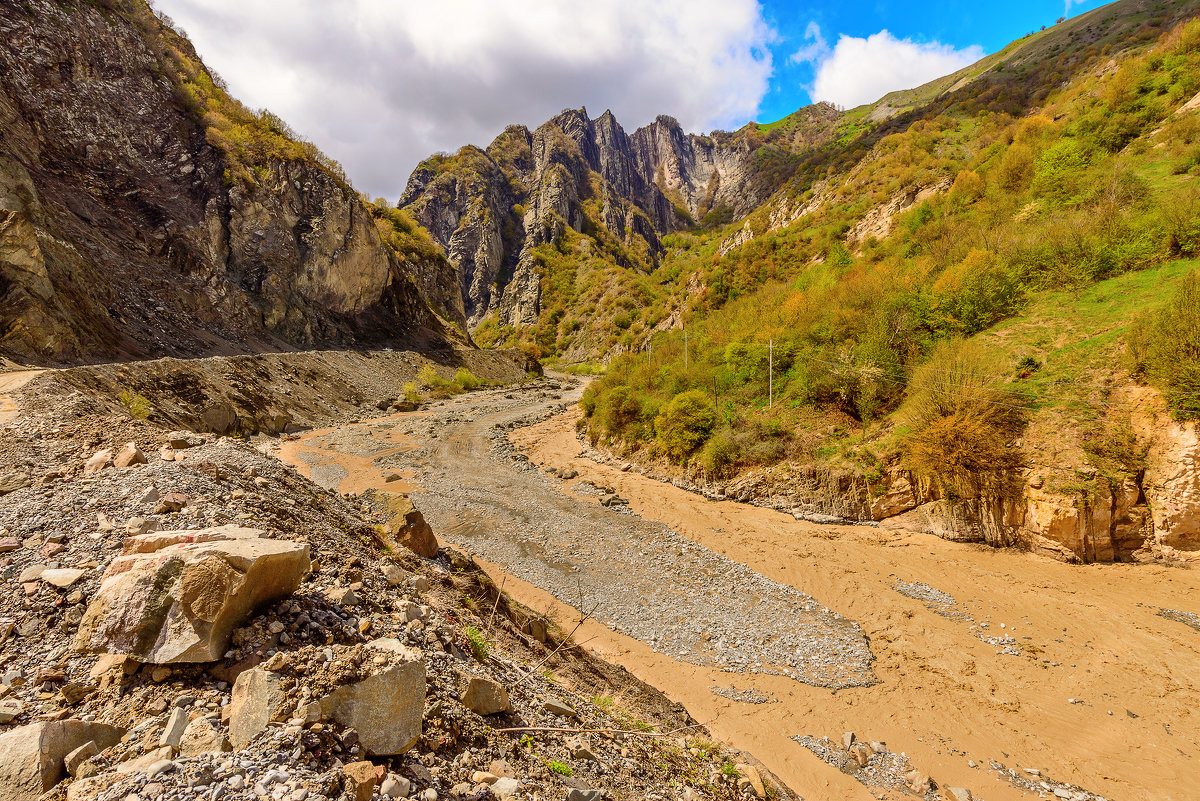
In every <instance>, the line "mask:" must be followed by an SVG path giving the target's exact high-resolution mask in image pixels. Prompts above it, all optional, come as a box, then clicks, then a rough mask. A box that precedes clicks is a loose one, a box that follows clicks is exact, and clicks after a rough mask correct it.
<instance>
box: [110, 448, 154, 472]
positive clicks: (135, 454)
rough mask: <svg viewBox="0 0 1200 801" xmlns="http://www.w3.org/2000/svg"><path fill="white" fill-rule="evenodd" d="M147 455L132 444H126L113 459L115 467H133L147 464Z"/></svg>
mask: <svg viewBox="0 0 1200 801" xmlns="http://www.w3.org/2000/svg"><path fill="white" fill-rule="evenodd" d="M145 463H146V454H144V453H142V450H141V448H139V447H138V446H137V445H135V444H134V443H132V442H126V443H125V444H124V445H122V446H121V450H119V451H117V455H116V456H114V457H113V467H132V466H133V465H135V464H145Z"/></svg>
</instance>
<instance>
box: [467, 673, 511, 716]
mask: <svg viewBox="0 0 1200 801" xmlns="http://www.w3.org/2000/svg"><path fill="white" fill-rule="evenodd" d="M462 702H463V705H464V706H466V707H467V709H470V710H471V711H472V712H474V713H475V714H477V715H495V714H497V713H499V712H507V711H508V710H509V709H510V708H511V704H510V702H509V700H508V691H507V690H506V689H504V685H503V684H501V683H500V682H498V681H494V680H492V679H489V678H485V677H483V676H471V677H470V679H469V680H468V681H467V687H466V689H465V690H464V691H463V694H462Z"/></svg>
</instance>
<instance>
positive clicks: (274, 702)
mask: <svg viewBox="0 0 1200 801" xmlns="http://www.w3.org/2000/svg"><path fill="white" fill-rule="evenodd" d="M279 679H280V676H279V674H278V673H273V672H271V671H269V670H264V669H262V668H254V669H253V670H246V671H243V672H242V673H241V674H240V675H239V676H238V677H237V681H235V682H234V683H233V692H232V696H231V698H230V701H229V739H230V741H231V742H232V743H233V747H234V748H236V749H237V750H239V751H240V750H242V749H243V748H245V747H246V745H247V744H248V743H249V742H250V741H251V740H253V739H254V738H255V737H257V736H258V735H259V733H261V732H262V731H263V730H265V729H266V728H267V726H268V725H269V724H271V723H282V722H283V721H285V720H287V719H288V713H289V712H290V711H291V709H292V707H293V706H294V704H293V705H292V706H289V705H288V702H287V699H286V698H285V697H284V694H283V690H282V689H281V687H280V685H279Z"/></svg>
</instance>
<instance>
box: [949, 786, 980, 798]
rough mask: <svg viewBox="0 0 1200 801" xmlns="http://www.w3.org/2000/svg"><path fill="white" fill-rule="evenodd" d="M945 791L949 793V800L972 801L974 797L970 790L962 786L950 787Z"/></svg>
mask: <svg viewBox="0 0 1200 801" xmlns="http://www.w3.org/2000/svg"><path fill="white" fill-rule="evenodd" d="M947 792H948V793H950V799H949V801H974V798H975V797H974V796H973V795H971V791H970V790H967V789H966V788H963V787H950V788H948V789H947Z"/></svg>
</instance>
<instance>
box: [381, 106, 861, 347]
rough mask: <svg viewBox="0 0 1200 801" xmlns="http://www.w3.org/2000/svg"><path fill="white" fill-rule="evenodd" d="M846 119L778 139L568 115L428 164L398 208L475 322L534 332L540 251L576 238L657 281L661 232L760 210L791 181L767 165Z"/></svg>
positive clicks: (588, 252)
mask: <svg viewBox="0 0 1200 801" xmlns="http://www.w3.org/2000/svg"><path fill="white" fill-rule="evenodd" d="M837 119H838V114H837V112H836V111H835V110H834V109H832V107H827V106H815V107H811V108H810V109H809V110H806V111H805V112H804V113H802V114H800V115H798V117H797V120H793V121H791V122H790V123H789V124H788V125H786V126H783V127H781V128H780V129H779V130H778V131H773V132H769V133H764V132H762V131H761V130H760V129H759V127H758V126H756V125H753V124H751V125H748V126H746V128H743V129H742V130H740V131H738V132H736V133H725V132H714V133H713V134H712V135H710V136H699V135H695V134H687V133H685V132H684V131H683V129H682V128H681V127H680V125H679V123H678V122H677V121H675V120H674V119H672V118H670V117H665V116H663V117H659V118H658V119H657V120H655V121H654V122H652V123H651V124H649V125H647V126H645V127H643V128H639V129H637V130H636V131H634V132H633V133H632V134H628V133H626V132H625V130H624V129H623V128H622V127H621V125H620V124H619V123H618V122H617V120H616V118H615V117H614V116H613V114H612V113H611V112H609V111H606V112H604V114H602V115H601V116H600V117H599V118H597V119H594V120H593V119H591V118H590V117H589V116H588V114H587V110H586V109H579V110H568V111H564V112H562V113H561V114H559V115H558V116H556V117H554V118H553V119H551V120H550V121H549V122H547V123H545V124H544V125H542V126H541V127H539V128H537V129H536V130H534V131H530V130H529V129H528V128H525V127H523V126H511V127H509V128H508V129H506V130H505V131H504V132H503V133H502V134H501V135H500V136H498V137H497V138H496V139H495V141H493V142H492V143H491V144H490V145H489V146H488V147H487V149H486V150H481V149H479V148H476V147H466V148H463V149H462V150H460V151H459V152H458V153H457V154H455V155H454V156H434V157H432V158H430V159H427V160H426V161H425V162H423V163H422V164H421V165H420V166H419V167H418V168H417V169H416V171H414V172H413V174H412V177H411V178H410V179H409V182H408V186H407V188H406V189H405V192H404V195H403V196H402V197H401V199H400V204H399V205H400V207H401V208H402V209H405V210H406V211H408V212H410V213H411V214H412V215H413V216H414V217H415V218H416V219H417V220H418V221H420V223H421V224H422V225H423V226H424V227H425V228H427V229H428V230H429V231H430V233H431V234H432V235H433V238H434V239H435V241H436V242H437V243H438V244H439V245H440V246H441V248H442V249H443V251H444V252H445V254H446V256H447V257H448V259H449V260H450V262H451V263H453V264H454V265H455V267H456V268H457V269H458V272H459V281H460V288H461V291H462V300H463V305H464V307H465V309H466V313H467V316H468V318H469V320H470V322H471V324H472V325H477V324H478V323H479V322H480V321H481V320H483V319H484V318H485V317H487V316H488V315H491V314H495V315H496V316H497V318H498V321H499V323H500V324H502V325H510V326H529V325H533V324H535V323H537V322H538V320H539V316H540V315H541V313H542V312H543V307H542V303H541V293H542V288H541V282H542V279H544V278H545V270H544V269H542V268H541V265H540V260H539V258H538V257H537V253H536V249H537V248H538V247H539V246H544V245H554V244H557V243H558V242H559V241H560V240H561V239H562V238H563V236H564V235H565V234H567V233H568V231H573V232H575V233H577V234H580V235H582V236H584V237H586V238H587V239H589V240H590V242H589V243H588V246H587V248H586V249H585V250H584V251H583V254H582V255H583V257H584V258H601V259H605V260H607V261H608V262H610V263H611V264H612V265H614V266H615V267H616V268H618V269H626V270H636V271H640V272H651V271H653V270H654V269H655V267H657V265H658V260H659V257H660V256H661V254H662V252H663V245H662V237H663V236H664V235H666V234H669V233H671V232H674V231H679V230H683V229H686V228H692V227H694V226H695V225H696V224H697V222H698V221H700V220H702V219H703V218H704V217H705V216H706V215H710V214H714V215H717V216H719V217H722V218H726V217H733V216H741V215H744V214H747V213H749V212H750V211H752V210H753V209H755V208H757V207H758V206H759V205H760V204H761V203H762V202H763V201H765V200H766V199H767V198H768V197H769V196H770V195H771V193H772V192H774V191H775V190H776V189H778V187H779V185H780V184H781V183H782V181H783V180H784V179H786V177H787V175H788V174H789V173H787V171H786V169H784V170H778V169H771V168H770V166H768V165H773V166H776V167H777V166H778V165H777V164H776V162H777V161H778V157H780V155H781V154H783V155H786V154H788V153H790V152H791V149H792V148H796V147H804V146H811V145H813V144H815V143H818V142H820V141H824V138H825V137H826V136H827V135H828V133H829V132H830V131H831V130H832V128H833V124H834V123H835V122H836V120H837Z"/></svg>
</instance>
